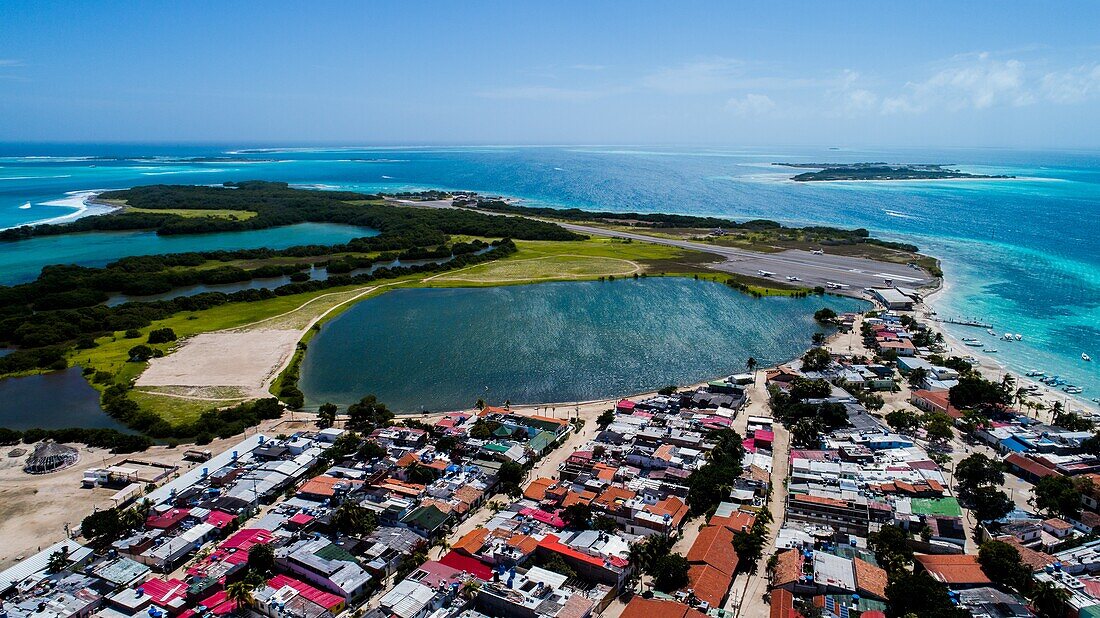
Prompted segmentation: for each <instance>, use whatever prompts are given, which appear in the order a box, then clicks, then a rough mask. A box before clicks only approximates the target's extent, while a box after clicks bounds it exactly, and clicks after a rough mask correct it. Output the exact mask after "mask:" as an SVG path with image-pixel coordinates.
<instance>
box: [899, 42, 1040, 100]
mask: <svg viewBox="0 0 1100 618" xmlns="http://www.w3.org/2000/svg"><path fill="white" fill-rule="evenodd" d="M905 90H906V92H904V93H902V94H898V95H894V96H891V97H887V98H885V99H884V101H883V106H882V111H883V112H884V113H897V112H922V111H926V110H928V109H932V108H943V109H947V110H950V111H959V110H963V109H976V110H983V109H989V108H990V107H994V106H1000V105H1011V106H1014V107H1020V106H1024V105H1030V104H1032V103H1034V102H1035V96H1034V94H1032V92H1031V90H1030V88H1029V85H1028V83H1027V75H1026V71H1025V67H1024V64H1023V63H1022V62H1020V61H1018V60H998V59H995V58H992V57H991V56H990V55H989V54H988V53H984V52H983V53H980V54H970V55H964V56H957V57H955V58H953V59H952V60H951V62H950V63H949V66H946V67H944V68H942V69H940V70H939V71H937V72H936V73H934V74H933V75H932V76H931V77H929V78H928V79H926V80H924V81H920V82H910V83H908V84H906V87H905Z"/></svg>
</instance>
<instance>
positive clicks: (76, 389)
mask: <svg viewBox="0 0 1100 618" xmlns="http://www.w3.org/2000/svg"><path fill="white" fill-rule="evenodd" d="M0 402H3V403H2V404H0V427H7V428H9V429H19V430H24V429H32V428H40V429H64V428H66V427H84V428H89V429H100V428H106V429H118V430H119V431H127V432H129V430H128V429H126V427H125V426H123V425H122V424H121V423H119V422H117V421H116V420H115V419H113V418H111V417H110V416H107V414H106V413H105V412H103V410H102V408H100V407H99V391H97V390H95V389H94V388H92V387H91V385H90V384H88V382H87V381H85V380H84V378H83V377H82V376H81V375H80V368H79V367H70V368H69V369H66V370H64V371H54V372H51V373H43V374H39V375H32V376H25V377H20V378H7V379H5V380H0Z"/></svg>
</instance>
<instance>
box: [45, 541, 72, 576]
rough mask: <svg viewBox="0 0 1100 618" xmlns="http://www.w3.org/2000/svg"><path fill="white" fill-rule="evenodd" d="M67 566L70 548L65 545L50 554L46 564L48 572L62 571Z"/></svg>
mask: <svg viewBox="0 0 1100 618" xmlns="http://www.w3.org/2000/svg"><path fill="white" fill-rule="evenodd" d="M67 566H69V548H68V546H65V547H62V548H61V549H59V550H57V551H55V552H54V553H52V554H50V561H49V562H48V563H47V564H46V572H47V573H60V572H61V571H64V570H65V567H67Z"/></svg>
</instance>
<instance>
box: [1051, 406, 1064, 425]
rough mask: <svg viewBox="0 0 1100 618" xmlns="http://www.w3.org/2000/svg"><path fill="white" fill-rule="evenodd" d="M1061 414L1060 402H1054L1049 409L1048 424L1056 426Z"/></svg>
mask: <svg viewBox="0 0 1100 618" xmlns="http://www.w3.org/2000/svg"><path fill="white" fill-rule="evenodd" d="M1062 414H1063V409H1062V402H1061V401H1055V402H1054V405H1052V406H1051V407H1050V423H1051V424H1052V425H1057V424H1058V421H1060V420H1062Z"/></svg>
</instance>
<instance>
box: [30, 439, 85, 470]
mask: <svg viewBox="0 0 1100 618" xmlns="http://www.w3.org/2000/svg"><path fill="white" fill-rule="evenodd" d="M79 460H80V451H78V450H76V449H75V448H73V447H71V446H66V445H64V444H58V443H57V442H54V441H52V440H46V441H44V442H39V443H38V444H37V445H35V447H34V452H33V453H31V456H30V457H28V458H27V462H26V463H25V464H23V471H24V472H27V473H29V474H46V473H47V472H54V471H57V470H63V469H65V468H68V467H69V466H71V465H73V464H75V463H76V462H77V461H79Z"/></svg>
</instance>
